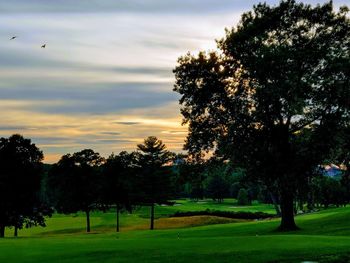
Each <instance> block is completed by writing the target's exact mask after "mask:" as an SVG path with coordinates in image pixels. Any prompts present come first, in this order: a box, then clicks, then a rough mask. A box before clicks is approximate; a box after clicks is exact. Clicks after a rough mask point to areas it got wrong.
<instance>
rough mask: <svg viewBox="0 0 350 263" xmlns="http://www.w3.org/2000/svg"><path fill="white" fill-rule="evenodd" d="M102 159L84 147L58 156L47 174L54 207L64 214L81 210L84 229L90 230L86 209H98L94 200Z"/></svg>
mask: <svg viewBox="0 0 350 263" xmlns="http://www.w3.org/2000/svg"><path fill="white" fill-rule="evenodd" d="M102 162H103V158H101V157H100V155H99V154H98V153H95V152H94V151H93V150H90V149H86V150H82V151H80V152H76V153H74V154H73V155H71V154H66V155H64V156H62V158H61V159H60V160H59V162H58V163H57V164H54V165H53V166H52V169H51V170H50V172H49V175H48V187H49V189H50V193H51V200H52V201H53V202H54V207H55V208H56V210H57V211H58V212H60V213H65V214H69V213H76V212H78V211H84V212H85V213H86V217H87V232H90V217H89V214H90V211H91V210H94V209H101V208H102V207H101V205H100V204H99V203H98V201H99V196H100V191H101V189H100V188H99V186H100V185H101V184H100V183H101V181H100V179H101V177H100V172H99V167H100V165H101V164H102Z"/></svg>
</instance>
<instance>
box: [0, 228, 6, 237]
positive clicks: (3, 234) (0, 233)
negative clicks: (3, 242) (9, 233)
mask: <svg viewBox="0 0 350 263" xmlns="http://www.w3.org/2000/svg"><path fill="white" fill-rule="evenodd" d="M4 237H5V226H4V225H0V238H4Z"/></svg>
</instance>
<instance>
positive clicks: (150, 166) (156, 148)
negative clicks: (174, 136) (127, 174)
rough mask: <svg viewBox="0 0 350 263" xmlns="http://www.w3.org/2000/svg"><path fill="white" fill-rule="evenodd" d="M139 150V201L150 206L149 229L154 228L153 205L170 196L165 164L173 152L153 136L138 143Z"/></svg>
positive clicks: (168, 167) (170, 174)
mask: <svg viewBox="0 0 350 263" xmlns="http://www.w3.org/2000/svg"><path fill="white" fill-rule="evenodd" d="M137 149H138V150H139V152H140V155H139V157H138V165H139V166H140V167H141V170H140V173H139V183H140V185H139V189H140V202H142V203H144V204H148V205H150V207H151V224H150V229H151V230H153V229H154V206H155V204H161V203H163V202H167V201H168V200H169V198H170V197H171V196H172V185H171V176H172V170H171V167H170V166H166V164H168V163H169V162H170V161H171V160H172V159H173V157H174V156H175V154H173V153H171V152H169V151H168V150H166V146H165V144H163V142H162V141H161V140H158V139H157V138H156V137H154V136H150V137H148V138H146V139H145V140H144V143H143V144H138V145H137Z"/></svg>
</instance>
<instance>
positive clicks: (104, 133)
mask: <svg viewBox="0 0 350 263" xmlns="http://www.w3.org/2000/svg"><path fill="white" fill-rule="evenodd" d="M100 134H102V135H113V136H114V135H115V136H118V135H121V133H120V132H100Z"/></svg>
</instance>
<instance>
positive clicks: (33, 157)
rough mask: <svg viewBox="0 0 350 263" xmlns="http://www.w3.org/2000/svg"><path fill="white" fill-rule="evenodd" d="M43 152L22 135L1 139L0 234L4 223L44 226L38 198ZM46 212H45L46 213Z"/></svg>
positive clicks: (1, 235) (19, 225)
mask: <svg viewBox="0 0 350 263" xmlns="http://www.w3.org/2000/svg"><path fill="white" fill-rule="evenodd" d="M42 160H43V153H42V152H41V151H40V150H39V149H38V148H37V147H36V145H35V144H33V143H32V142H31V140H30V139H25V138H23V136H21V135H18V134H15V135H12V136H10V137H9V138H0V200H1V202H0V237H3V236H4V228H5V226H15V227H16V228H22V227H23V225H26V226H29V224H28V222H30V225H31V224H40V225H44V222H45V219H44V216H45V215H47V214H50V212H49V211H46V210H45V209H41V207H43V206H44V204H43V203H42V202H41V200H40V198H39V191H40V184H41V168H42ZM46 212H47V213H46Z"/></svg>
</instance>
